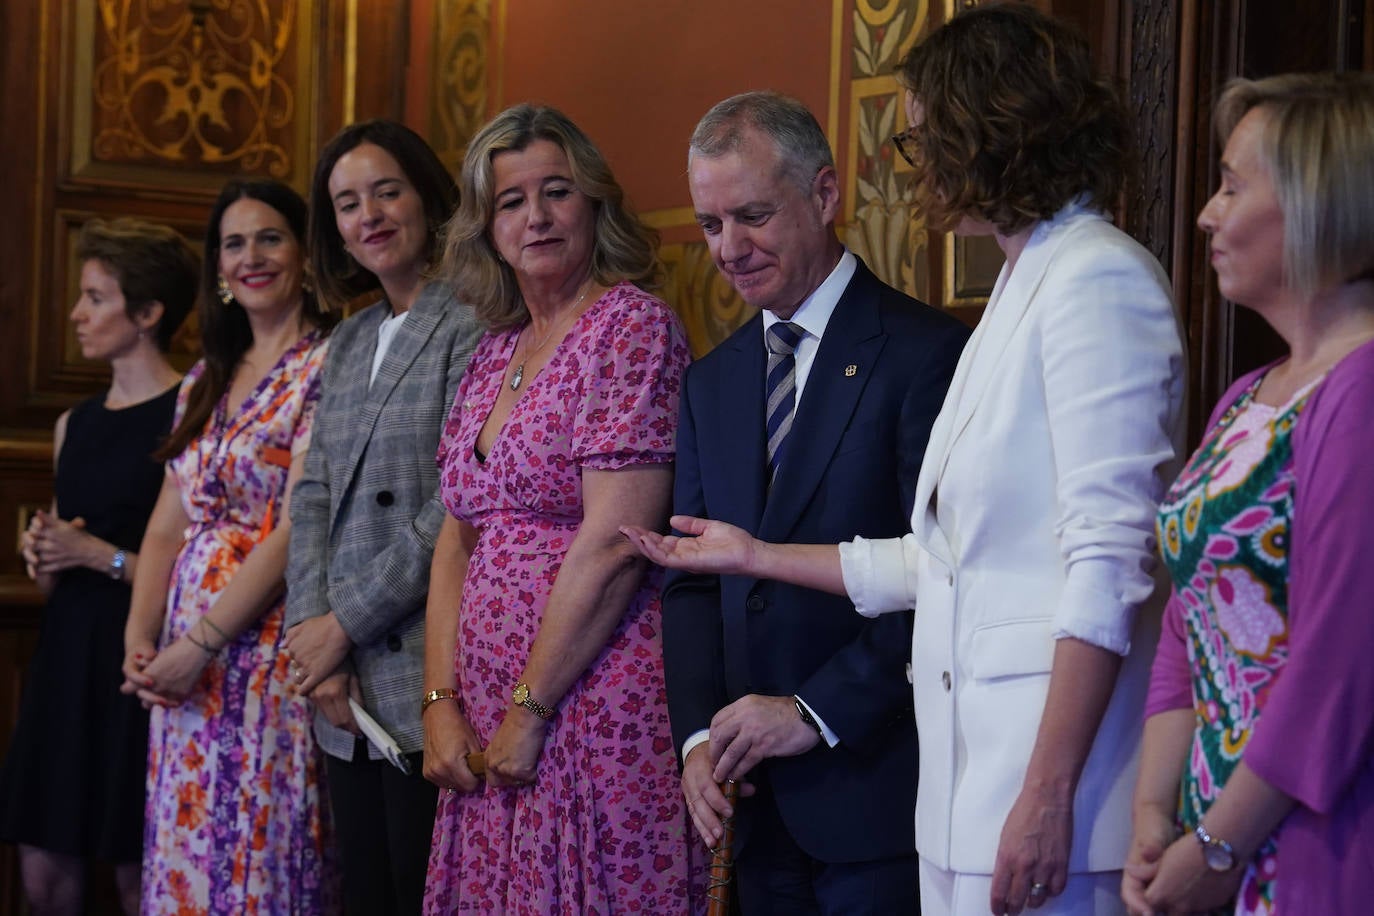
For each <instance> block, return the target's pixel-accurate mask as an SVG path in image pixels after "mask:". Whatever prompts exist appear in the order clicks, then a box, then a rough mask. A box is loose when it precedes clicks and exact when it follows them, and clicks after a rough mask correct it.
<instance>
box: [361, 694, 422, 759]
mask: <svg viewBox="0 0 1374 916" xmlns="http://www.w3.org/2000/svg"><path fill="white" fill-rule="evenodd" d="M348 708H349V709H351V710H353V721H355V722H357V723H358V727H359V728H360V729H362V731H363V734H364V735H365V736H366V737H367V740H368V741H371V742H372V746H373V747H375V748H377V750H379V751H381V752H382V756H383V757H385V758H386V759H387V760H389V761H390V762H391V765H392V766H394V767H395V768H396V769H398V770H400V771H401V772H402V773H404V774H406V775H407V776H409V775H410V762H409V761H407V760H406V758H405V756H404V755H403V754H402V753H401V746H400V745H399V744H397V743H396V739H395V738H393V737H391V735H390V733H388V732H387V730H386V729H384V728H382V726H381V725H379V724H378V723H377V720H376V719H374V718H372V716H370V715H368V713H367V710H366V709H363V707H362V704H360V703H359V702H358V701H357V700H355V699H353V698H352V697H349V698H348Z"/></svg>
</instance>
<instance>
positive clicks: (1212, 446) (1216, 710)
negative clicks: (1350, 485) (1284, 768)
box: [1158, 376, 1316, 914]
mask: <svg viewBox="0 0 1374 916" xmlns="http://www.w3.org/2000/svg"><path fill="white" fill-rule="evenodd" d="M1262 380H1263V376H1260V377H1259V378H1257V379H1256V380H1255V382H1254V384H1252V385H1251V386H1250V387H1249V388H1248V389H1247V390H1245V391H1244V392H1242V393H1241V395H1240V397H1238V398H1237V399H1236V401H1235V403H1233V404H1232V405H1231V407H1230V408H1229V409H1228V410H1227V411H1226V413H1225V414H1223V415H1222V417H1221V419H1220V420H1218V421H1217V423H1216V424H1215V425H1214V426H1213V427H1212V428H1211V429H1210V430H1209V431H1208V433H1207V436H1206V437H1205V438H1204V439H1203V441H1202V444H1201V445H1199V446H1198V450H1197V451H1196V452H1194V453H1193V456H1192V457H1191V458H1190V459H1189V461H1188V464H1187V465H1186V466H1185V467H1184V469H1183V472H1182V473H1181V474H1180V475H1179V478H1178V480H1177V481H1175V483H1174V485H1173V486H1172V487H1171V488H1170V490H1169V493H1168V495H1167V496H1166V497H1165V498H1164V501H1163V502H1162V503H1161V504H1160V508H1159V521H1158V530H1159V541H1160V545H1161V549H1162V552H1163V555H1164V562H1165V564H1166V565H1167V566H1168V567H1169V572H1170V574H1171V575H1172V577H1173V580H1174V597H1173V601H1172V602H1171V607H1170V612H1171V613H1175V612H1181V614H1182V620H1183V624H1184V629H1185V631H1186V634H1187V650H1188V661H1189V665H1190V667H1191V669H1192V677H1193V711H1194V715H1195V717H1196V720H1197V724H1196V728H1195V729H1194V732H1193V742H1192V747H1191V750H1190V752H1189V755H1188V766H1187V767H1186V769H1185V771H1184V774H1183V783H1182V786H1181V790H1180V797H1179V812H1178V820H1179V826H1180V827H1182V828H1183V829H1185V830H1189V831H1191V830H1192V829H1193V828H1195V827H1196V826H1197V824H1198V821H1199V820H1201V819H1202V817H1203V816H1204V815H1205V814H1206V813H1207V809H1208V808H1210V807H1211V806H1212V803H1213V802H1214V801H1216V799H1217V795H1218V794H1219V793H1220V791H1221V788H1222V786H1224V785H1225V784H1226V781H1227V780H1228V779H1229V778H1230V776H1231V773H1232V772H1233V771H1234V770H1235V768H1236V765H1237V764H1239V763H1240V761H1241V759H1242V758H1243V756H1244V752H1245V745H1246V743H1247V742H1248V741H1249V739H1250V735H1251V733H1252V731H1253V730H1254V728H1255V725H1256V723H1257V722H1258V721H1259V720H1260V717H1261V716H1262V715H1263V713H1264V705H1265V699H1266V698H1267V697H1268V695H1269V691H1270V689H1271V688H1272V687H1273V685H1274V684H1275V682H1276V681H1277V680H1278V678H1279V676H1280V675H1281V674H1282V672H1283V668H1284V665H1285V664H1286V663H1287V661H1288V641H1289V640H1288V581H1289V571H1288V533H1289V531H1290V530H1291V529H1292V518H1293V493H1294V474H1293V444H1292V436H1293V429H1294V427H1295V426H1296V424H1297V422H1298V418H1299V416H1300V415H1301V413H1302V409H1303V407H1305V406H1306V404H1307V398H1308V394H1309V393H1310V392H1311V391H1312V389H1313V388H1314V387H1315V384H1316V383H1313V384H1312V385H1309V386H1308V387H1307V388H1305V389H1303V390H1302V391H1301V392H1299V393H1298V394H1297V395H1296V396H1294V397H1293V398H1292V400H1290V401H1289V403H1288V404H1286V405H1284V406H1282V407H1278V408H1275V407H1271V406H1269V405H1266V404H1261V403H1259V402H1258V401H1256V400H1255V399H1254V397H1255V391H1256V389H1258V387H1259V385H1260V382H1261V381H1262ZM1279 842H1281V838H1280V836H1279V834H1278V833H1275V834H1274V835H1272V836H1270V837H1269V839H1267V840H1266V841H1265V842H1264V844H1263V845H1262V846H1261V847H1260V848H1259V851H1258V852H1256V854H1255V856H1254V858H1253V859H1251V861H1250V862H1249V863H1247V865H1246V871H1245V875H1244V878H1243V879H1242V882H1241V886H1240V891H1239V894H1238V897H1237V900H1236V908H1235V912H1236V913H1237V914H1266V913H1272V912H1273V901H1274V890H1275V882H1276V881H1277V880H1278V877H1279V875H1278V867H1277V866H1278V858H1277V850H1278V843H1279Z"/></svg>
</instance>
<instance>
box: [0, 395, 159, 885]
mask: <svg viewBox="0 0 1374 916" xmlns="http://www.w3.org/2000/svg"><path fill="white" fill-rule="evenodd" d="M176 394H177V389H176V387H175V386H173V387H172V388H170V389H168V390H167V391H165V392H163V393H162V394H160V395H158V396H157V397H155V398H153V399H151V400H148V401H144V402H142V403H139V404H134V405H132V406H130V407H125V408H121V409H119V410H109V409H107V408H106V407H105V403H104V402H105V395H104V394H101V395H98V396H96V397H94V398H91V399H90V400H87V401H83V402H81V403H80V404H78V405H77V406H76V407H74V408H73V409H72V412H71V416H70V417H69V418H68V420H67V434H66V438H65V439H64V441H63V444H62V452H61V454H59V455H58V458H57V480H56V492H57V510H58V514H59V515H61V517H62V518H64V519H72V518H76V517H78V516H79V517H81V518H83V519H85V521H86V530H87V531H89V532H91V533H92V534H94V535H96V536H97V537H100V538H102V539H103V540H106V541H109V542H110V543H112V544H115V545H116V546H118V547H122V548H124V549H125V550H130V551H137V550H138V548H139V544H140V543H141V542H142V540H143V531H144V528H145V527H146V526H147V524H148V516H149V515H151V514H152V511H153V505H154V503H156V502H157V495H158V491H159V490H160V488H161V486H162V464H161V462H158V461H155V460H153V458H152V457H151V455H152V452H153V450H154V449H156V448H157V447H158V445H159V444H160V443H161V441H162V439H163V438H164V437H166V435H167V433H168V431H169V430H170V429H171V424H172V411H173V409H174V408H175V406H176ZM129 598H130V589H129V585H128V583H126V582H117V581H115V580H114V579H111V578H110V577H109V575H107V574H106V573H104V572H97V571H95V570H91V569H70V570H66V571H64V572H62V573H59V574H58V576H57V582H56V583H55V585H54V587H53V592H52V595H51V597H50V598H49V599H48V603H47V607H46V608H45V610H44V613H43V621H42V627H41V630H40V633H39V637H38V645H37V647H36V649H35V651H34V656H33V661H32V662H31V664H30V666H29V671H28V676H27V679H26V680H25V682H24V692H23V697H22V700H21V702H20V707H19V722H18V725H17V727H16V728H15V731H14V735H13V740H12V742H11V744H10V748H9V753H8V755H7V756H6V758H5V763H4V768H3V769H2V770H0V841H4V842H11V843H23V844H26V845H29V846H36V847H38V848H40V849H46V850H49V851H52V852H57V853H63V854H66V855H73V856H81V857H84V858H94V859H101V860H104V861H108V862H114V863H128V862H137V861H138V860H139V858H140V856H141V854H142V850H143V792H144V788H143V787H144V782H145V779H146V776H147V766H148V763H147V761H148V714H147V713H146V712H145V711H144V710H143V708H142V707H141V706H140V705H139V702H138V700H137V699H135V698H134V697H129V696H125V695H124V694H122V693H120V692H119V685H120V683H121V682H122V681H123V675H122V674H121V673H120V666H121V664H122V663H123V660H124V624H125V621H126V620H127V619H128V616H129Z"/></svg>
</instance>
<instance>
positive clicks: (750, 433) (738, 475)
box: [697, 315, 768, 531]
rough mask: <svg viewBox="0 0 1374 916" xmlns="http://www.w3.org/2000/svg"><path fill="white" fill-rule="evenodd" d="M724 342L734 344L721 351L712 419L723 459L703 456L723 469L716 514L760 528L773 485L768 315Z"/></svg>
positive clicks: (752, 528)
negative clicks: (766, 406)
mask: <svg viewBox="0 0 1374 916" xmlns="http://www.w3.org/2000/svg"><path fill="white" fill-rule="evenodd" d="M721 346H722V347H728V348H730V349H729V350H728V351H727V352H725V353H722V354H721V355H722V356H724V357H728V358H727V360H726V365H725V367H724V370H723V371H722V372H721V385H720V388H719V389H718V390H717V391H716V398H717V399H716V402H715V404H714V407H715V414H716V415H715V417H712V418H709V419H710V421H711V423H712V425H713V426H714V428H715V430H716V436H715V437H714V438H715V442H714V445H713V448H714V449H716V455H717V456H719V457H720V458H721V459H723V460H707V461H703V462H702V471H703V473H706V472H707V471H708V469H712V468H720V469H721V470H722V473H721V474H720V475H719V476H718V478H717V479H716V480H715V481H714V486H713V487H712V489H714V490H715V491H716V492H717V493H719V494H720V497H721V498H720V500H719V501H717V503H716V506H717V507H718V508H717V510H716V513H717V514H716V517H718V518H721V519H722V520H724V521H729V522H731V523H732V524H735V525H739V526H740V527H742V528H745V529H746V530H749V531H756V530H757V528H758V523H759V517H760V516H761V515H762V514H763V503H764V498H765V495H766V493H767V488H768V483H767V479H766V477H765V474H766V471H765V467H766V465H767V463H768V459H767V448H766V445H765V442H764V435H763V419H762V418H763V384H764V368H765V363H766V360H765V358H764V349H763V318H762V317H761V316H758V315H756V316H755V317H754V318H753V319H751V320H750V321H749V323H748V324H746V325H745V327H744V330H743V332H742V333H740V334H737V335H735V336H734V337H732V338H731V339H730V340H729V341H728V342H726V343H724V344H722V345H721ZM697 422H698V424H701V422H702V421H701V420H698V421H697ZM722 509H723V510H724V511H723V512H721V511H720V510H722Z"/></svg>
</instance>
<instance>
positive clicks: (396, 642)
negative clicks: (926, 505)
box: [386, 633, 949, 677]
mask: <svg viewBox="0 0 1374 916" xmlns="http://www.w3.org/2000/svg"><path fill="white" fill-rule="evenodd" d="M386 647H387V648H388V649H390V650H391V651H392V652H400V651H401V637H399V636H397V635H396V634H395V633H392V634H391V635H390V636H388V637H387V638H386ZM945 676H946V677H948V676H949V675H945Z"/></svg>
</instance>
